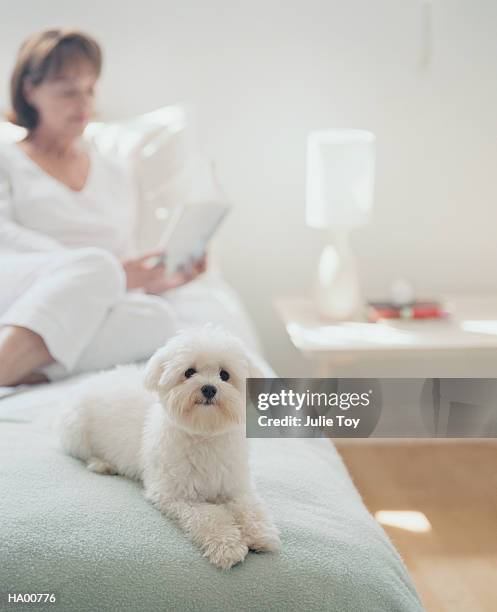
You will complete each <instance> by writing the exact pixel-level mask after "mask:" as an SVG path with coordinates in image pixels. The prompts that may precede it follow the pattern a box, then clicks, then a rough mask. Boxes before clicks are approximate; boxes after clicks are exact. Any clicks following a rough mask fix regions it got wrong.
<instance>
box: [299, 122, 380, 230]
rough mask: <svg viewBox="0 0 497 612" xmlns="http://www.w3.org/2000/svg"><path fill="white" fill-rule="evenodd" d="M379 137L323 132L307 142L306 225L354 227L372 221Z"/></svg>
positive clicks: (355, 133) (360, 131)
mask: <svg viewBox="0 0 497 612" xmlns="http://www.w3.org/2000/svg"><path fill="white" fill-rule="evenodd" d="M375 141H376V138H375V135H374V134H373V133H372V132H367V131H365V130H319V131H314V132H311V133H310V134H309V136H308V141H307V184H306V222H307V225H309V226H311V227H316V228H351V227H356V226H358V225H364V224H365V223H367V222H368V220H369V216H370V214H371V209H372V207H373V199H374V168H375V152H376V146H375Z"/></svg>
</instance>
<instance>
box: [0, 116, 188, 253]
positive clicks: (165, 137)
mask: <svg viewBox="0 0 497 612" xmlns="http://www.w3.org/2000/svg"><path fill="white" fill-rule="evenodd" d="M186 125H187V121H186V114H185V111H184V109H183V108H182V107H181V106H165V107H163V108H160V109H158V110H155V111H152V112H150V113H145V114H143V115H139V116H137V117H133V118H131V119H126V120H122V121H110V122H92V123H90V124H89V125H88V127H87V128H86V131H85V135H84V136H85V139H87V140H88V141H90V142H92V143H94V145H95V146H96V148H97V150H98V151H100V152H101V153H102V154H103V155H108V156H110V157H112V158H113V159H117V160H118V161H120V162H122V163H125V164H130V165H131V167H132V168H133V170H134V172H135V175H136V179H137V181H138V188H139V197H140V204H139V236H138V242H139V246H140V248H142V249H147V248H152V247H153V246H155V244H156V243H157V241H158V239H159V237H160V235H161V233H162V231H163V227H164V224H165V222H166V220H167V217H168V214H169V211H170V209H171V208H172V207H173V206H174V205H175V204H176V203H177V202H178V201H180V200H182V199H183V198H184V197H185V194H186V193H187V191H188V190H189V188H190V183H191V181H192V172H191V166H192V159H193V158H194V156H193V152H192V151H193V146H192V144H191V142H189V138H188V133H187V130H186ZM25 134H26V130H25V129H24V128H22V127H19V126H16V125H13V124H12V123H8V122H0V142H9V143H11V142H17V141H19V140H21V139H22V138H23V137H24V136H25Z"/></svg>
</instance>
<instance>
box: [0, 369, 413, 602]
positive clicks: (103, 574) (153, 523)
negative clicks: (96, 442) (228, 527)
mask: <svg viewBox="0 0 497 612" xmlns="http://www.w3.org/2000/svg"><path fill="white" fill-rule="evenodd" d="M78 379H81V377H79V378H78ZM75 382H76V379H69V380H66V381H61V382H58V383H55V384H51V385H43V386H41V387H38V388H36V389H32V390H28V391H24V392H21V393H19V394H18V395H15V396H12V397H10V398H4V399H3V400H1V401H0V489H1V496H0V546H1V563H0V585H1V588H0V591H1V597H2V598H3V601H1V602H0V609H3V606H5V605H6V594H7V593H9V592H10V593H55V596H56V598H57V601H56V603H54V604H49V605H46V606H45V605H41V604H38V605H37V606H36V609H39V610H44V609H46V610H63V611H64V612H73V611H74V612H79V611H81V612H83V611H84V612H88V611H89V610H92V611H93V610H94V611H97V610H98V611H101V612H106V611H109V612H110V611H128V610H129V611H143V612H148V611H150V612H152V611H159V610H164V611H165V610H185V611H186V610H192V611H193V610H204V611H208V610H216V611H223V610H230V611H231V610H274V611H275V612H276V611H281V612H283V611H284V612H291V611H293V610H295V611H297V610H299V611H300V610H306V611H309V612H310V611H312V610H330V611H337V612H347V611H351V612H352V611H353V612H360V611H363V610H364V611H368V612H373V611H377V612H380V611H381V612H386V611H392V612H393V611H395V612H404V611H405V612H411V611H415V610H422V606H421V604H420V601H419V599H418V597H417V594H416V592H415V589H414V587H413V584H412V582H411V580H410V578H409V576H408V574H407V571H406V569H405V567H404V565H403V563H402V561H401V559H400V557H399V555H398V553H397V552H396V550H395V549H394V547H393V546H392V544H391V543H390V541H389V540H388V538H387V536H386V535H385V533H384V532H383V530H382V529H381V527H380V526H379V525H378V524H377V523H376V521H375V520H374V519H373V517H372V516H371V515H370V514H369V513H368V512H367V510H366V508H365V507H364V505H363V503H362V501H361V499H360V496H359V494H358V493H357V491H356V489H355V488H354V485H353V484H352V482H351V480H350V478H349V476H348V474H347V471H346V469H345V467H344V465H343V463H342V461H341V459H340V457H339V455H338V454H337V452H336V450H335V448H334V446H333V445H332V443H331V442H330V441H329V440H325V439H293V440H292V439H269V440H268V439H264V440H251V467H252V470H253V473H254V475H255V480H256V483H257V486H258V488H259V490H260V492H261V494H262V495H263V496H264V498H265V499H266V501H267V503H268V504H269V506H270V507H271V509H272V511H273V513H274V515H275V518H276V521H277V523H278V525H279V527H280V529H281V532H282V543H283V548H282V551H281V552H280V553H277V554H266V553H261V554H257V553H252V552H250V553H249V555H248V557H247V558H246V560H245V561H244V562H243V563H242V564H240V565H238V566H235V567H234V568H232V570H230V571H229V572H222V571H220V570H217V569H215V568H214V567H213V566H212V565H210V564H209V563H208V561H207V560H206V559H204V558H202V557H201V556H200V554H199V552H198V550H197V549H196V548H195V547H194V546H193V545H192V544H191V543H190V541H189V540H188V539H187V538H186V537H185V536H184V535H183V533H182V532H180V531H179V530H178V528H177V527H176V526H175V525H174V524H172V523H171V522H170V521H168V520H167V519H165V518H164V517H163V516H162V515H161V514H160V513H159V512H158V511H157V510H156V509H155V508H154V507H152V506H151V505H150V504H149V503H148V502H147V501H146V500H145V499H144V498H143V497H142V494H141V489H140V486H139V484H138V483H135V482H132V481H130V480H128V479H126V478H123V477H119V476H101V475H97V474H94V473H91V472H89V471H88V470H87V469H86V468H85V467H84V465H83V464H82V463H80V462H79V461H77V460H76V459H73V458H72V457H68V456H66V455H64V454H63V453H62V451H61V450H60V449H59V447H58V442H57V437H56V433H55V431H54V427H53V423H54V419H55V418H56V416H57V414H58V413H59V411H60V410H61V409H63V407H64V398H65V397H67V396H68V395H69V394H70V393H71V388H72V386H73V385H74V384H75ZM32 607H33V605H32V604H27V605H26V606H22V605H18V606H16V609H17V610H23V609H26V610H27V609H32Z"/></svg>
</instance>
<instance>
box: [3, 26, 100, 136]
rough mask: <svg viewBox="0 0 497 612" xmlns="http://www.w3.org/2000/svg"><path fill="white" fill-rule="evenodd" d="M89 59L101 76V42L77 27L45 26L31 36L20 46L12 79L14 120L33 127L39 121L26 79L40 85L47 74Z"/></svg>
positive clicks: (12, 114) (50, 75) (55, 73)
mask: <svg viewBox="0 0 497 612" xmlns="http://www.w3.org/2000/svg"><path fill="white" fill-rule="evenodd" d="M82 60H84V61H87V62H88V63H89V64H90V65H91V66H92V68H93V69H94V70H95V73H96V75H97V76H99V75H100V70H101V68H102V51H101V49H100V46H99V44H98V43H97V42H96V41H95V40H94V39H93V38H92V37H91V36H88V35H87V34H83V32H78V31H77V30H44V31H43V32H39V33H37V34H33V35H32V36H30V37H29V38H28V39H27V40H26V41H25V42H24V43H23V44H22V46H21V48H20V49H19V54H18V56H17V61H16V65H15V67H14V71H13V72H12V77H11V80H10V98H11V105H12V111H11V112H10V113H8V114H7V118H8V120H9V121H11V122H12V123H15V124H17V125H21V126H22V127H25V128H27V129H28V130H32V129H34V128H35V127H36V125H37V123H38V113H37V111H36V109H35V108H33V107H32V106H31V105H30V104H29V103H28V101H27V100H26V97H25V95H24V83H25V80H26V79H29V81H30V82H31V83H32V84H33V85H39V84H40V83H41V82H42V81H44V80H45V79H46V78H52V77H57V76H58V75H59V74H61V72H62V71H63V69H64V68H66V67H67V66H70V65H73V64H75V63H78V62H80V61H82Z"/></svg>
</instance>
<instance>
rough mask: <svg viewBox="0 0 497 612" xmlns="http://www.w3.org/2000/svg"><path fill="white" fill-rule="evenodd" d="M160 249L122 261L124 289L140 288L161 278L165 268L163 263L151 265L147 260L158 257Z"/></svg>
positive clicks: (160, 252)
mask: <svg viewBox="0 0 497 612" xmlns="http://www.w3.org/2000/svg"><path fill="white" fill-rule="evenodd" d="M161 254H162V251H151V252H149V253H146V254H145V255H142V256H141V257H137V258H136V259H127V260H125V261H123V262H122V266H123V269H124V273H125V274H126V289H142V288H145V287H146V286H147V285H149V284H150V283H153V282H155V281H157V280H159V279H160V278H163V277H164V275H165V273H166V269H165V267H164V264H163V263H160V264H158V265H156V266H151V265H150V263H149V261H148V260H150V259H151V258H152V257H158V256H159V255H161Z"/></svg>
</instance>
